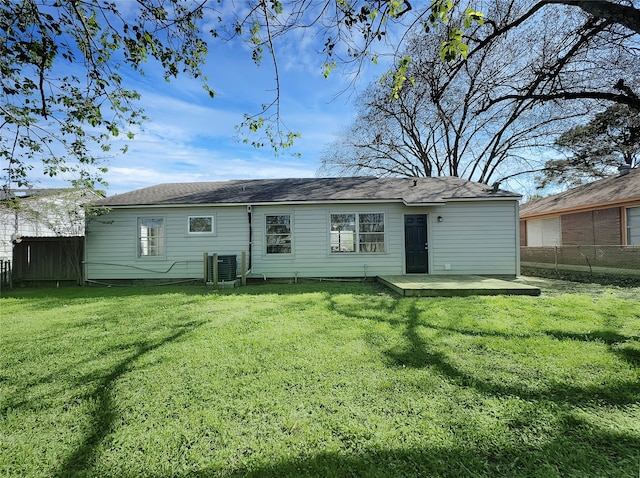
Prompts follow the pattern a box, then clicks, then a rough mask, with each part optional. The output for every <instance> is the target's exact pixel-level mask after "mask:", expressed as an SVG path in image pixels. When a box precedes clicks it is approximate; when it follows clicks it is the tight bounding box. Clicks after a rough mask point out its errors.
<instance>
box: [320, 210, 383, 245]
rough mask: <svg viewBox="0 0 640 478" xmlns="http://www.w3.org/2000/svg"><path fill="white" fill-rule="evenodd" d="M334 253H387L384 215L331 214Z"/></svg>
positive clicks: (330, 232)
mask: <svg viewBox="0 0 640 478" xmlns="http://www.w3.org/2000/svg"><path fill="white" fill-rule="evenodd" d="M329 235H330V237H331V239H330V241H331V252H332V253H343V252H351V253H354V252H355V253H370V252H373V253H376V252H377V253H380V252H384V251H385V232H384V213H381V212H376V213H347V214H331V230H330V231H329Z"/></svg>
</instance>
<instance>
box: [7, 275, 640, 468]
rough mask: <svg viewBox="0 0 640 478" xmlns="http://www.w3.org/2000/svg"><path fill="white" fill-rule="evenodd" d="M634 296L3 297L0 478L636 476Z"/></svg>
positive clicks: (558, 288)
mask: <svg viewBox="0 0 640 478" xmlns="http://www.w3.org/2000/svg"><path fill="white" fill-rule="evenodd" d="M639 375H640V289H638V288H636V289H617V288H613V287H612V288H607V287H604V286H597V287H595V286H588V285H583V286H580V285H575V286H574V285H572V284H570V283H560V282H557V283H556V282H553V281H545V282H544V284H543V295H542V296H541V297H505V296H498V297H465V298H435V299H434V298H422V299H420V298H418V299H416V298H400V297H398V296H396V295H393V293H391V292H389V291H387V290H386V289H383V288H381V287H380V286H378V285H376V284H372V283H327V282H323V283H320V284H316V283H313V284H312V283H301V284H288V285H276V284H265V285H254V286H248V287H244V288H240V289H235V290H225V291H220V292H212V291H211V290H209V291H207V290H205V289H204V288H202V287H197V286H192V287H159V288H77V289H46V290H20V291H15V292H12V293H10V294H7V293H6V292H3V297H2V298H0V410H1V414H0V476H20V477H113V478H116V477H118V478H120V477H131V478H133V477H158V478H159V477H176V478H177V477H209V476H220V477H236V476H237V477H240V476H251V477H258V476H265V477H267V476H268V477H271V476H275V477H283V476H289V477H304V476H309V477H311V476H329V477H331V476H335V477H343V476H349V477H355V476H363V477H389V476H391V477H394V476H398V477H411V476H416V477H418V476H420V477H428V476H434V477H435V476H442V477H445V476H446V477H466V476H468V477H485V476H486V477H495V476H505V477H507V476H508V477H518V476H521V477H545V478H547V477H554V476H557V477H571V476H576V477H633V478H637V477H638V476H639V474H640V405H639V403H640V381H639Z"/></svg>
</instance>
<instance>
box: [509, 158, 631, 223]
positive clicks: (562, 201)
mask: <svg viewBox="0 0 640 478" xmlns="http://www.w3.org/2000/svg"><path fill="white" fill-rule="evenodd" d="M633 201H640V169H639V168H634V169H631V170H630V171H629V172H628V173H626V174H621V175H617V176H612V177H609V178H605V179H601V180H599V181H594V182H592V183H589V184H585V185H584V186H579V187H577V188H573V189H569V190H568V191H565V192H562V193H559V194H554V195H553V196H548V197H546V198H542V199H538V200H535V201H531V202H530V203H527V204H523V205H522V206H521V207H520V217H521V218H528V217H532V216H542V215H548V214H560V213H566V212H577V211H580V210H589V209H594V208H602V207H606V206H611V207H614V206H615V205H616V204H621V203H627V202H633Z"/></svg>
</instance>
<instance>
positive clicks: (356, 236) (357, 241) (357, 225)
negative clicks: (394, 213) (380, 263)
mask: <svg viewBox="0 0 640 478" xmlns="http://www.w3.org/2000/svg"><path fill="white" fill-rule="evenodd" d="M369 214H379V215H381V216H382V221H381V224H382V231H361V230H360V229H361V225H362V224H361V221H360V217H361V216H366V215H369ZM333 216H354V230H353V231H346V232H347V233H349V232H351V233H352V234H353V241H352V244H353V250H348V249H350V247H347V250H340V246H338V247H337V248H336V246H335V243H334V240H333V238H334V237H335V233H336V232H338V234H340V235H341V233H342V231H341V230H334V229H333V224H334V221H333ZM386 221H387V216H386V213H384V212H381V211H375V212H331V213H329V253H330V254H332V255H333V254H336V255H340V254H386V253H387V232H386V231H387V225H386ZM364 234H381V235H382V241H381V242H375V243H363V242H362V240H361V235H364ZM364 244H382V250H381V251H363V250H361V249H362V246H363V245H364Z"/></svg>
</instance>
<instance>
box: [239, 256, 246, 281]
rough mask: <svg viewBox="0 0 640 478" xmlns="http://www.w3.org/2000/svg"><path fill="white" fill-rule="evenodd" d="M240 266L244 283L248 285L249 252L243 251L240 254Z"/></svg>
mask: <svg viewBox="0 0 640 478" xmlns="http://www.w3.org/2000/svg"><path fill="white" fill-rule="evenodd" d="M240 264H241V265H240V267H241V269H242V285H247V253H246V252H245V251H242V255H241V256H240Z"/></svg>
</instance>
